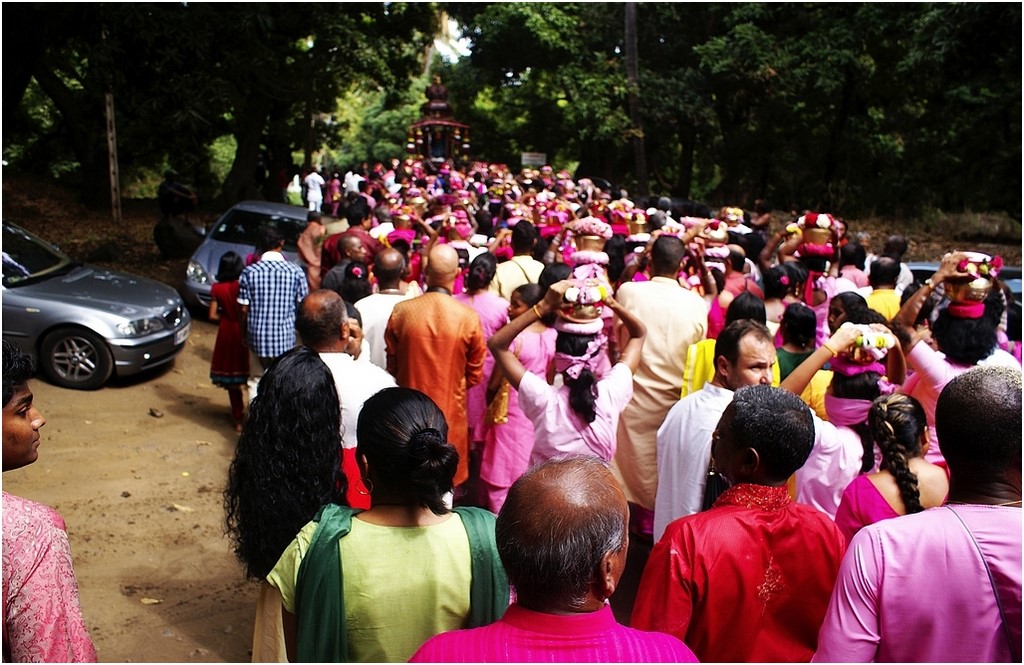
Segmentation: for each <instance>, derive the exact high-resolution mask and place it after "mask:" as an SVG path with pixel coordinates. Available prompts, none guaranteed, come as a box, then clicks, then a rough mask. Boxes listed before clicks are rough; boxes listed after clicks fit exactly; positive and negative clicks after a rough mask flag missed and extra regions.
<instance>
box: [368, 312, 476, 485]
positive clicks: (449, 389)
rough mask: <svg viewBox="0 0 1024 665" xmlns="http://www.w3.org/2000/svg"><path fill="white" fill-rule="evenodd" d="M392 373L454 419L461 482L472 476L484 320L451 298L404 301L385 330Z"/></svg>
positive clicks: (451, 436)
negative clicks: (472, 420)
mask: <svg viewBox="0 0 1024 665" xmlns="http://www.w3.org/2000/svg"><path fill="white" fill-rule="evenodd" d="M384 343H385V346H386V348H387V364H388V371H389V372H391V374H393V375H394V377H395V379H396V380H397V381H398V385H400V386H403V387H406V388H415V389H416V390H419V391H422V392H424V393H426V394H427V395H428V396H429V397H430V398H431V399H432V400H434V402H435V403H436V404H437V406H438V407H439V408H440V409H441V411H442V412H443V413H444V416H445V419H446V420H447V421H448V440H449V441H450V442H451V443H452V445H453V446H455V449H456V450H458V452H459V468H458V471H456V473H455V484H456V485H461V484H462V483H464V482H466V479H467V478H469V420H468V417H467V415H466V391H467V389H468V388H469V387H470V386H473V385H476V384H477V383H479V382H480V381H481V380H482V379H483V374H484V372H483V367H484V357H485V356H486V355H487V346H486V345H485V343H484V334H483V329H482V328H481V326H480V317H478V316H477V314H476V312H474V311H473V310H472V309H470V308H469V307H467V306H466V305H463V304H462V303H460V302H458V301H457V300H455V299H454V298H452V297H451V296H450V295H447V294H445V293H438V292H428V293H424V294H423V295H421V296H417V297H416V298H412V299H410V300H404V301H402V302H400V303H398V304H397V305H395V309H394V310H393V311H392V312H391V318H390V319H389V320H388V326H387V329H386V330H385V332H384Z"/></svg>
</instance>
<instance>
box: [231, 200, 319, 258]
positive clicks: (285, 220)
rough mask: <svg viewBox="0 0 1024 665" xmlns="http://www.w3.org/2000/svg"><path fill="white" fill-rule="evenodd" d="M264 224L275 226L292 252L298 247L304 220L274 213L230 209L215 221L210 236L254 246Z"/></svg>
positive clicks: (286, 246) (304, 224)
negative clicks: (215, 224) (214, 226)
mask: <svg viewBox="0 0 1024 665" xmlns="http://www.w3.org/2000/svg"><path fill="white" fill-rule="evenodd" d="M266 226H274V227H276V228H277V230H278V231H279V232H280V233H281V235H282V236H284V248H285V249H286V250H288V251H292V252H294V251H297V249H298V245H297V244H296V242H297V241H298V239H299V235H301V234H302V231H303V229H305V228H306V220H305V219H295V218H293V217H284V216H283V215H278V214H275V213H266V212H253V211H251V210H230V211H228V213H227V214H226V215H224V217H223V218H221V220H220V221H219V222H217V226H216V228H214V229H213V234H212V237H213V239H214V240H221V241H224V242H231V243H237V244H240V245H253V246H255V245H256V239H257V238H258V237H259V233H260V229H262V228H264V227H266Z"/></svg>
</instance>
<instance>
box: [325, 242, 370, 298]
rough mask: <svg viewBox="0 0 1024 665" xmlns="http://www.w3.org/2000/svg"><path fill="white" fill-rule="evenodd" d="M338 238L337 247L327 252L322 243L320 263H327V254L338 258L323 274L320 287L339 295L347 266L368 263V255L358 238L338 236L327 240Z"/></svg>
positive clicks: (326, 247)
mask: <svg viewBox="0 0 1024 665" xmlns="http://www.w3.org/2000/svg"><path fill="white" fill-rule="evenodd" d="M334 238H338V243H337V245H336V246H335V247H334V248H333V249H330V250H328V246H327V243H324V253H323V256H322V258H321V263H322V264H324V263H327V262H328V261H327V258H326V257H327V254H328V253H330V254H340V258H339V260H338V261H337V263H334V264H333V266H332V267H331V269H330V270H328V271H327V272H326V273H324V278H323V280H322V282H321V286H322V287H323V288H325V289H330V290H331V291H334V292H335V293H341V283H342V282H343V281H345V268H347V267H348V264H349V263H351V262H353V261H359V262H360V263H368V257H369V255H368V254H367V253H366V249H365V248H364V247H363V245H362V244H361V243H360V242H359V239H358V238H355V237H353V236H346V235H339V236H331V237H330V238H328V240H331V239H334Z"/></svg>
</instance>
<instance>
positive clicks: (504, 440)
mask: <svg viewBox="0 0 1024 665" xmlns="http://www.w3.org/2000/svg"><path fill="white" fill-rule="evenodd" d="M557 336H558V332H557V331H556V330H555V329H554V328H548V329H546V330H544V331H543V332H530V331H528V330H526V331H523V332H521V333H519V336H518V337H516V339H515V341H514V342H513V343H512V345H511V346H510V347H509V351H512V352H518V354H519V362H521V363H522V364H523V366H524V367H525V368H526V370H527V371H528V372H532V373H534V374H536V375H537V376H545V373H546V372H547V367H548V362H550V360H551V359H552V358H553V357H554V355H555V338H556V337H557ZM485 441H486V443H485V444H484V454H483V459H482V460H481V462H480V479H481V480H482V481H484V486H485V488H486V493H487V508H488V509H489V510H490V511H491V512H493V513H497V512H498V511H499V510H501V506H502V504H504V503H505V495H507V494H508V488H509V487H511V486H512V483H514V482H515V481H516V479H517V478H519V476H521V475H523V473H524V472H525V471H526V469H527V468H528V467H529V465H530V452H531V451H532V450H533V423H532V422H531V421H530V419H529V418H528V417H527V416H526V414H525V413H523V410H522V408H521V407H520V406H519V391H518V390H516V389H515V388H512V387H511V386H509V395H508V422H506V423H502V424H493V425H487V427H486V434H485Z"/></svg>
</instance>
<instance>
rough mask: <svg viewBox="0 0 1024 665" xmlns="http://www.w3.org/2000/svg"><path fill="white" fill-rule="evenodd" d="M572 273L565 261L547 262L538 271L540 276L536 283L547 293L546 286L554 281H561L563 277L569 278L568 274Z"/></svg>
mask: <svg viewBox="0 0 1024 665" xmlns="http://www.w3.org/2000/svg"><path fill="white" fill-rule="evenodd" d="M571 274H572V268H570V267H569V265H568V264H566V263H549V264H548V265H546V266H544V269H543V270H541V271H540V277H538V278H537V284H538V285H540V287H541V288H542V289H544V292H545V293H547V290H548V288H549V287H550V286H551V285H552V284H554V283H555V282H561V281H562V280H563V279H569V275H571Z"/></svg>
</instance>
